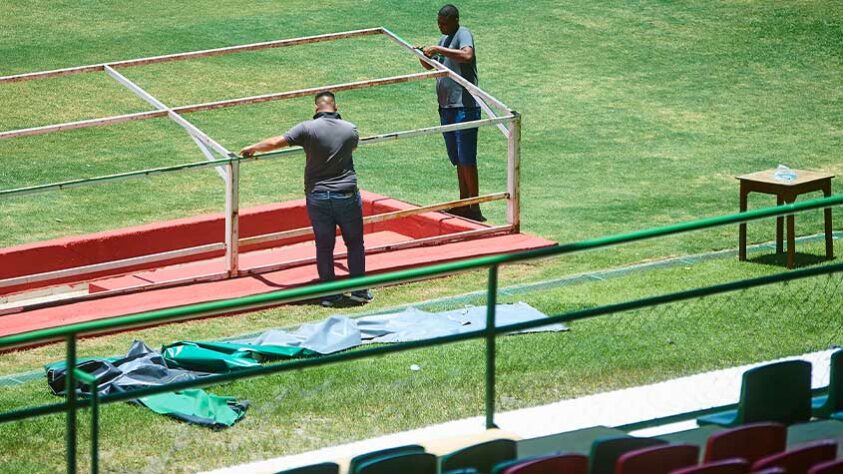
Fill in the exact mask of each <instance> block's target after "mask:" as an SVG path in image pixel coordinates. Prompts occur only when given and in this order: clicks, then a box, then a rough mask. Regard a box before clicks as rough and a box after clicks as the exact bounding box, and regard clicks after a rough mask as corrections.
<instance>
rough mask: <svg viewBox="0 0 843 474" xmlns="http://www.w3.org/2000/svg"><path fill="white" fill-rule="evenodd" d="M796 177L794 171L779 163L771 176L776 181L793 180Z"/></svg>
mask: <svg viewBox="0 0 843 474" xmlns="http://www.w3.org/2000/svg"><path fill="white" fill-rule="evenodd" d="M797 177H798V176H797V174H796V171H793V170H792V169H790V168H788V167H787V166H785V165H779V166H778V167H777V168H776V172H775V173H774V174H773V178H775V179H776V180H778V181H787V182H790V181H793V180H795V179H796V178H797Z"/></svg>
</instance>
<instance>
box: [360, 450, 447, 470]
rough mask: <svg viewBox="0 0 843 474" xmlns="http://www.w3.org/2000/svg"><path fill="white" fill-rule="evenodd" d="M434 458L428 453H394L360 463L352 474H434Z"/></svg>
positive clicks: (435, 465) (435, 463)
mask: <svg viewBox="0 0 843 474" xmlns="http://www.w3.org/2000/svg"><path fill="white" fill-rule="evenodd" d="M437 468H438V466H437V459H436V456H434V455H433V454H430V453H423V452H422V453H419V452H416V453H410V452H407V453H396V454H387V455H385V456H382V457H375V458H372V459H369V460H367V461H363V462H360V463H359V464H357V466H355V471H354V472H353V473H352V474H394V473H397V472H400V473H401V474H436V472H437Z"/></svg>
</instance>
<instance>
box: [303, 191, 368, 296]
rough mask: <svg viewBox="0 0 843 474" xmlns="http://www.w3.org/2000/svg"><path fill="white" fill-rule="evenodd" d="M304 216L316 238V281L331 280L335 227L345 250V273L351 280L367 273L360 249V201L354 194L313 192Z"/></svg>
mask: <svg viewBox="0 0 843 474" xmlns="http://www.w3.org/2000/svg"><path fill="white" fill-rule="evenodd" d="M306 201H307V215H308V216H310V223H311V225H313V234H314V235H315V237H316V268H317V270H318V271H319V279H320V280H321V281H323V282H326V281H333V280H334V279H335V278H336V275H335V274H334V245H335V244H336V240H337V226H339V227H340V232H341V233H342V240H343V242H345V246H346V248H347V249H348V273H349V275H351V276H352V277H355V276H362V275H363V274H364V273H366V251H365V249H364V247H363V201H362V199H361V198H360V193H359V192H357V191H349V192H333V191H313V192H310V193H308V194H307V199H306Z"/></svg>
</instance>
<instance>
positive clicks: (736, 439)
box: [703, 423, 787, 464]
mask: <svg viewBox="0 0 843 474" xmlns="http://www.w3.org/2000/svg"><path fill="white" fill-rule="evenodd" d="M786 447H787V427H785V425H783V424H781V423H753V424H750V425H744V426H740V427H738V428H733V429H730V430H726V431H721V432H720V433H714V434H713V435H711V436H710V437H709V438H708V442H707V443H706V445H705V457H704V458H703V462H704V463H710V462H712V461H722V460H724V459H735V458H741V459H746V460H747V461H749V463H750V464H752V463H754V462H755V461H757V460H759V459H761V458H764V457H767V456H770V455H772V454H776V453H781V452H784V450H785V448H786Z"/></svg>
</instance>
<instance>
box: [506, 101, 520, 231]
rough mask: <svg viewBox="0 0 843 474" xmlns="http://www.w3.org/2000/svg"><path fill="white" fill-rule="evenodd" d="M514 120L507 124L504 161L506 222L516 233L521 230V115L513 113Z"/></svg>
mask: <svg viewBox="0 0 843 474" xmlns="http://www.w3.org/2000/svg"><path fill="white" fill-rule="evenodd" d="M513 115H515V120H513V121H512V122H510V123H509V143H508V144H507V154H506V156H507V159H506V188H507V192H508V193H509V200H508V202H507V207H506V221H507V222H509V225H511V226H513V227H514V228H515V230H516V232H517V231H519V230H520V229H521V115H520V114H518V113H517V112H513Z"/></svg>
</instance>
